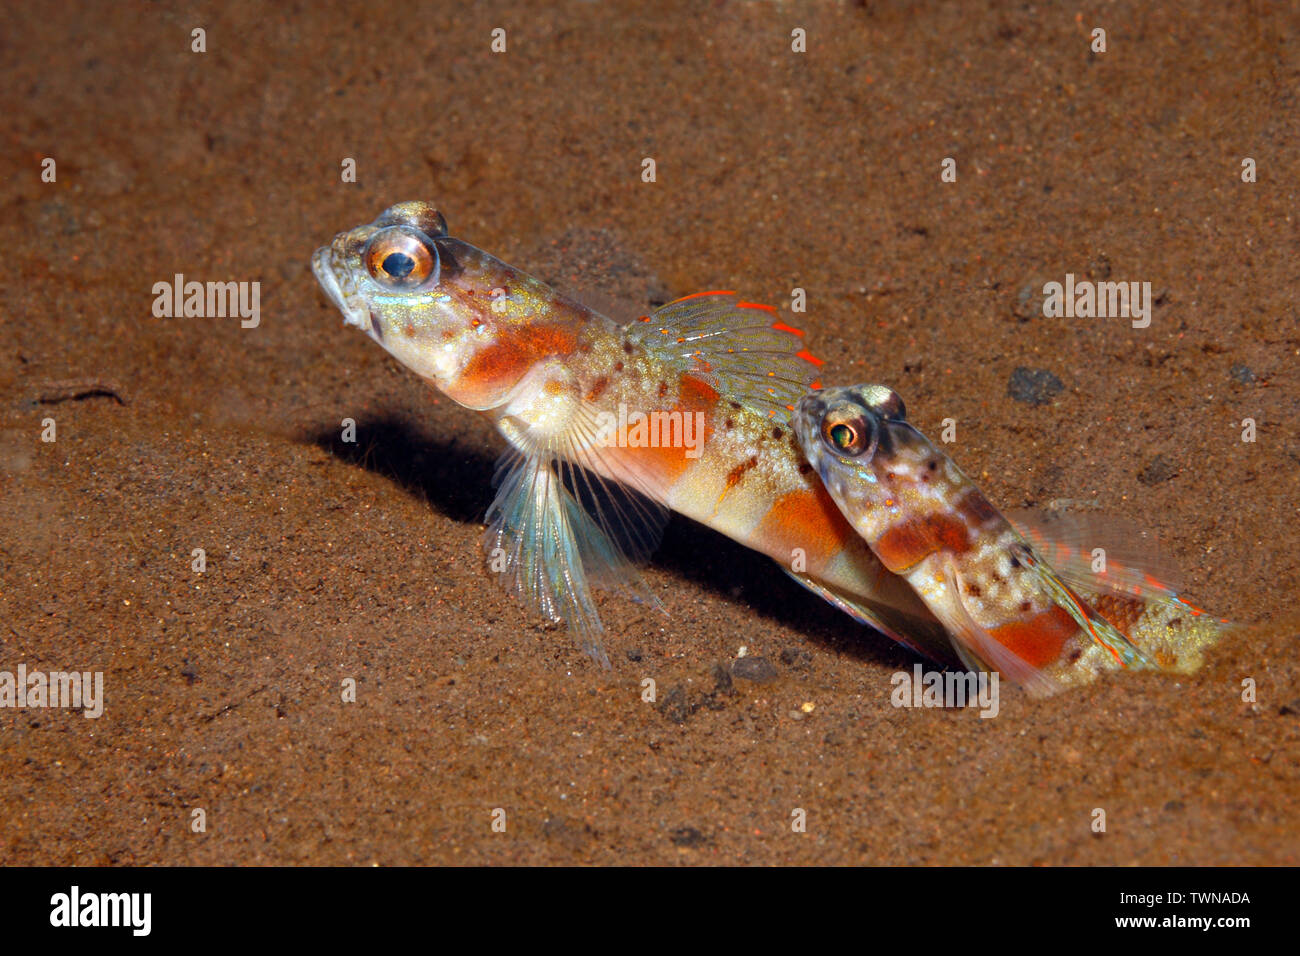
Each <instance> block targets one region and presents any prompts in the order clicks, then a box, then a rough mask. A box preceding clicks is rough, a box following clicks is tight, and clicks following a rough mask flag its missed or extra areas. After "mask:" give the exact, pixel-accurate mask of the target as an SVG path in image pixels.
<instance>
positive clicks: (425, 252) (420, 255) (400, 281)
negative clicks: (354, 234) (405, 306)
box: [362, 226, 438, 289]
mask: <svg viewBox="0 0 1300 956" xmlns="http://www.w3.org/2000/svg"><path fill="white" fill-rule="evenodd" d="M362 258H363V260H364V261H365V264H366V269H367V270H368V271H369V272H370V275H371V277H372V278H374V279H375V281H376V282H378V283H379V284H380V285H382V286H386V287H387V288H389V289H414V288H415V287H416V286H421V285H424V284H425V283H426V282H428V281H429V278H430V277H432V278H433V281H434V282H437V281H438V250H437V249H435V248H434V247H433V245H432V243H430V242H429V241H428V240H427V239H425V238H424V236H422V235H420V234H419V233H418V232H417V231H416V230H414V229H410V228H407V227H403V226H392V227H390V228H388V229H381V230H380V231H379V232H377V233H375V234H374V235H373V236H372V237H371V238H370V241H369V242H367V243H366V248H365V251H364V252H363V253H362Z"/></svg>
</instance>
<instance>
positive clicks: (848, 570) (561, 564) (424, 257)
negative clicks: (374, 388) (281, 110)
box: [312, 202, 951, 664]
mask: <svg viewBox="0 0 1300 956" xmlns="http://www.w3.org/2000/svg"><path fill="white" fill-rule="evenodd" d="M312 267H313V271H314V272H315V274H316V276H317V278H318V280H319V281H320V284H321V286H322V287H323V288H324V290H325V291H326V293H327V294H328V295H329V297H330V298H331V299H332V300H333V301H334V303H335V304H336V305H337V306H338V307H339V309H340V310H341V311H342V313H343V316H344V320H345V322H346V323H347V324H348V325H352V326H355V327H357V328H359V329H362V330H363V331H365V332H366V333H367V334H368V335H369V336H370V337H371V338H372V339H374V340H375V341H376V342H377V343H378V344H380V345H381V346H383V348H385V349H386V350H387V351H388V352H389V354H390V355H392V356H393V357H394V358H396V359H397V360H398V361H399V362H401V363H402V364H403V365H405V366H406V367H407V368H409V369H410V370H411V371H413V372H414V373H415V374H417V375H419V376H420V377H421V378H422V379H424V380H425V381H426V382H427V383H428V384H430V385H432V386H433V387H434V388H436V389H438V390H439V391H441V392H442V393H443V394H445V395H447V396H448V397H449V398H451V399H452V400H453V401H455V402H457V403H459V404H461V405H463V406H465V407H466V408H469V409H472V410H474V411H477V412H479V413H481V414H484V415H486V416H487V417H488V418H489V419H490V420H492V421H493V423H494V424H495V425H496V427H497V429H498V431H499V432H500V434H501V435H502V436H503V437H504V438H505V440H506V442H507V443H508V446H509V447H508V450H507V452H506V453H505V455H504V456H503V457H502V459H501V462H500V464H499V466H498V471H497V482H496V485H497V495H496V498H495V500H494V501H493V503H492V505H491V507H490V508H489V511H488V517H487V521H488V526H489V527H488V533H487V536H486V538H485V543H484V546H485V551H486V554H487V558H488V564H489V567H490V569H491V570H492V571H493V572H494V573H496V574H497V575H498V576H499V578H500V580H501V582H502V583H503V584H504V585H505V586H506V587H507V588H509V589H510V590H512V591H513V592H515V593H516V594H518V595H519V596H520V597H522V598H523V599H525V600H526V601H527V602H528V603H529V604H530V605H532V606H533V607H535V608H536V609H538V610H539V611H541V612H542V613H544V614H545V615H546V616H547V617H549V618H551V619H556V620H558V619H564V620H566V621H567V622H568V623H569V625H570V627H571V629H572V630H574V631H575V632H576V635H577V637H578V639H579V642H580V643H581V645H582V646H583V648H584V649H585V650H587V651H588V653H590V654H592V656H594V657H595V658H596V659H597V660H600V661H601V662H603V663H606V664H607V663H608V659H607V658H606V657H605V654H604V651H603V649H602V647H601V641H600V633H601V630H602V626H601V623H600V618H599V614H598V613H597V610H596V606H595V603H594V601H593V599H592V597H591V593H590V591H591V587H592V586H596V585H598V586H604V587H610V588H613V589H617V590H622V591H624V592H627V593H629V594H630V595H631V596H633V597H635V598H638V599H640V600H642V601H644V602H646V603H648V604H650V605H652V606H653V605H657V604H658V602H657V600H656V599H655V597H654V596H653V595H652V594H650V593H649V592H648V591H647V590H646V588H645V586H644V585H643V584H642V583H641V581H640V578H639V577H638V575H637V573H636V571H635V570H634V568H633V566H632V565H633V563H634V562H635V561H636V560H639V559H640V558H642V557H644V556H646V555H647V554H648V553H649V552H650V551H651V550H653V548H654V547H655V546H656V545H657V543H658V539H659V535H660V532H661V530H662V526H663V523H664V521H665V519H666V513H667V511H669V510H672V511H677V512H679V513H681V514H683V515H685V516H687V517H689V518H692V519H694V520H696V521H699V522H700V523H702V524H704V525H707V526H708V527H710V528H713V529H715V530H717V531H719V532H721V533H723V534H725V535H727V536H728V537H730V538H732V539H734V540H736V541H738V542H740V543H741V544H744V545H746V546H748V547H750V548H753V549H755V550H757V551H760V552H762V553H764V554H766V555H768V556H769V557H771V558H773V559H774V560H776V561H778V562H779V563H780V564H781V565H782V567H783V568H785V569H786V571H787V573H790V574H791V575H792V576H793V577H795V579H796V580H798V581H800V583H802V584H803V585H804V586H806V587H808V588H809V589H810V590H813V591H814V592H815V593H817V594H819V595H820V596H822V597H824V598H825V599H827V600H829V601H831V602H832V603H834V604H836V605H837V606H839V607H840V608H841V609H843V610H845V611H846V612H848V613H850V614H852V615H853V616H854V617H856V618H857V619H858V620H861V621H863V622H865V623H869V624H871V625H873V626H875V627H876V628H878V629H880V630H881V631H883V632H884V633H886V634H888V635H889V636H891V637H893V638H894V639H896V640H898V641H900V642H902V643H904V644H906V645H908V646H909V647H912V648H914V649H917V650H919V651H921V652H923V653H926V654H929V655H930V656H932V657H935V658H937V659H940V660H946V659H950V658H951V651H950V648H949V645H948V641H947V637H946V635H945V633H944V631H943V628H942V626H941V625H940V624H939V622H938V621H937V620H936V619H935V618H934V616H933V615H932V614H931V612H930V611H929V609H928V608H927V607H926V605H925V603H924V602H923V601H922V600H921V599H919V598H918V597H917V595H916V594H915V593H914V592H913V591H912V589H911V588H910V587H909V586H908V584H907V582H905V581H903V580H902V579H900V578H898V577H897V576H895V575H893V574H891V573H889V572H888V571H887V570H886V569H885V568H884V567H883V566H882V564H881V562H880V561H879V560H878V559H877V558H876V556H875V555H874V554H873V553H872V551H871V549H870V548H869V547H867V545H866V543H865V542H864V541H863V540H862V538H861V537H859V536H858V534H856V533H855V532H854V530H853V528H852V527H851V526H850V524H849V523H848V521H847V520H846V519H845V517H844V516H843V514H842V513H841V511H840V509H839V508H838V507H837V506H836V504H835V502H834V501H833V500H832V499H831V497H830V496H829V495H828V494H827V493H826V489H825V488H823V487H822V484H821V480H820V478H819V477H818V475H817V473H816V472H815V471H814V470H813V469H812V468H811V467H810V466H809V465H808V464H807V463H806V462H805V460H804V458H803V454H802V452H801V451H800V448H799V445H798V442H797V440H796V438H795V435H794V433H793V431H792V429H791V428H790V425H789V421H790V414H791V410H792V409H793V407H794V402H795V401H796V400H797V399H798V397H799V396H800V395H801V394H803V393H804V392H805V391H807V390H808V389H809V388H810V387H813V386H815V385H816V384H817V383H816V377H817V367H816V366H817V364H819V363H817V362H816V360H815V359H813V358H812V357H811V356H810V355H808V353H807V352H806V350H804V348H803V345H802V342H801V341H800V339H799V336H800V335H801V333H798V332H797V331H796V330H794V329H792V328H790V327H789V326H786V325H784V324H783V323H781V322H779V321H776V316H775V315H774V310H772V309H770V308H768V307H766V306H760V305H757V304H755V303H749V302H745V301H743V300H741V299H740V298H739V297H737V296H736V295H735V294H734V293H731V292H706V293H700V294H697V295H693V296H687V297H686V298H684V299H680V300H678V301H676V302H672V303H669V304H668V305H666V306H664V307H662V308H661V309H659V310H657V311H656V312H654V313H653V314H651V315H647V316H638V317H635V318H633V319H632V321H630V322H627V323H626V324H619V323H617V322H615V321H613V320H612V319H610V318H608V317H606V316H603V315H601V314H599V313H597V312H594V311H593V310H591V309H588V308H587V307H585V306H583V305H582V304H581V303H579V302H577V301H575V300H573V299H570V298H568V297H566V296H564V295H561V294H560V293H558V292H557V291H555V290H554V289H552V288H550V287H549V286H547V285H546V284H545V283H543V282H541V281H539V280H538V279H536V278H533V277H532V276H529V275H528V274H526V273H524V272H521V271H519V270H517V269H514V268H512V267H511V266H509V265H507V264H505V263H504V262H501V261H500V260H498V259H496V258H494V257H492V256H491V255H489V254H487V253H486V252H484V251H483V250H481V249H478V248H476V247H475V246H473V245H470V244H469V243H467V242H465V241H463V240H461V239H458V238H455V237H452V236H450V235H449V234H448V231H447V226H446V222H445V221H444V219H443V217H442V216H441V214H440V213H438V212H437V211H436V210H435V209H434V208H433V207H432V206H429V205H427V204H425V203H420V202H408V203H401V204H398V205H396V206H393V207H391V208H389V209H387V210H385V211H384V212H383V213H382V214H381V215H380V217H379V218H378V219H377V220H376V221H375V222H373V223H370V224H367V225H364V226H360V227H358V228H355V229H352V230H350V231H348V232H344V233H341V234H339V235H338V236H337V237H335V239H334V241H333V242H332V243H331V244H330V245H328V246H325V247H322V248H321V249H318V250H317V251H316V253H315V256H314V257H313V262H312Z"/></svg>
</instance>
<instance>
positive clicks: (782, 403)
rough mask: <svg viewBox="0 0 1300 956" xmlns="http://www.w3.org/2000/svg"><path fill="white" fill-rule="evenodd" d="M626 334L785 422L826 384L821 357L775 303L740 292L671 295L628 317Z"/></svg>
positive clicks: (736, 397)
mask: <svg viewBox="0 0 1300 956" xmlns="http://www.w3.org/2000/svg"><path fill="white" fill-rule="evenodd" d="M627 333H628V336H629V338H631V339H632V340H633V341H635V342H639V343H641V344H642V345H643V346H645V347H646V348H647V349H648V350H650V351H651V352H653V353H654V354H656V355H657V356H659V357H660V358H661V359H662V360H663V361H665V362H667V363H668V364H670V365H673V366H674V367H677V368H680V369H681V370H682V371H685V372H689V373H690V374H691V375H694V376H696V377H697V378H700V379H702V380H703V381H705V382H707V383H708V384H709V385H710V386H711V387H713V388H714V389H715V390H716V391H718V392H719V393H720V394H723V395H726V396H727V397H728V398H731V399H732V400H733V401H737V402H740V403H741V404H742V405H747V406H749V407H750V408H753V409H756V410H758V411H761V412H763V413H765V414H767V415H769V416H771V417H772V418H775V419H778V420H780V421H783V422H784V421H788V420H789V416H790V413H791V412H792V411H793V410H794V403H795V402H796V401H797V400H798V399H799V397H800V396H801V395H803V394H804V393H805V392H807V391H808V390H809V389H814V388H820V387H821V382H820V381H819V380H818V375H819V372H818V367H819V366H820V365H821V364H822V362H821V359H818V358H816V357H814V356H813V355H812V354H811V353H809V352H808V350H807V349H806V348H804V345H803V341H802V337H803V332H801V331H800V330H798V329H796V328H793V327H792V326H789V325H786V324H785V323H784V322H781V321H780V320H779V318H778V317H777V314H776V309H774V308H772V307H771V306H767V305H759V304H757V303H754V302H745V301H743V300H741V299H739V298H738V297H737V296H736V294H735V293H734V292H697V293H696V294H695V295H688V296H686V297H685V298H682V299H678V300H676V301H675V302H669V303H668V304H667V305H665V306H663V307H662V308H660V309H658V310H657V311H655V312H653V313H651V314H650V315H645V316H642V317H641V318H639V319H636V320H635V321H633V322H631V323H629V324H628V325H627Z"/></svg>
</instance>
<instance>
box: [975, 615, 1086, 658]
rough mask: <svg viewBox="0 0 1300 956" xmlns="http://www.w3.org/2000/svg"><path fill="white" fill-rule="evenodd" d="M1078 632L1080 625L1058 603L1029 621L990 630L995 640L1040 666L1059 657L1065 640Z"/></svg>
mask: <svg viewBox="0 0 1300 956" xmlns="http://www.w3.org/2000/svg"><path fill="white" fill-rule="evenodd" d="M1078 633H1079V625H1078V624H1076V623H1075V621H1074V618H1072V617H1071V616H1070V612H1069V611H1067V610H1066V609H1065V608H1063V607H1061V606H1060V605H1059V604H1053V605H1052V606H1051V607H1050V608H1048V609H1047V610H1046V611H1043V612H1042V613H1041V614H1036V615H1035V616H1034V617H1032V618H1030V619H1029V620H1027V621H1012V622H1011V623H1009V624H1003V625H1002V626H1001V627H994V628H990V629H989V634H990V635H992V637H993V639H994V640H995V641H997V642H998V643H999V644H1001V645H1002V646H1003V647H1005V648H1006V649H1007V650H1009V651H1010V652H1011V653H1012V654H1015V655H1016V657H1018V658H1020V659H1021V660H1022V661H1024V662H1025V663H1026V664H1029V665H1031V666H1033V667H1036V668H1040V669H1041V668H1043V667H1046V666H1047V665H1048V664H1051V663H1053V662H1054V661H1056V660H1059V659H1060V657H1061V653H1062V652H1063V651H1064V650H1065V644H1066V642H1067V641H1069V640H1070V638H1072V637H1074V635H1076V634H1078Z"/></svg>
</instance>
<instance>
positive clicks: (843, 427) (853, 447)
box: [822, 415, 875, 457]
mask: <svg viewBox="0 0 1300 956" xmlns="http://www.w3.org/2000/svg"><path fill="white" fill-rule="evenodd" d="M822 438H823V440H825V442H826V444H828V445H829V446H830V447H831V448H832V449H834V450H835V451H837V452H841V453H843V454H846V455H852V456H853V457H857V456H858V455H861V454H862V453H863V452H865V451H867V450H868V449H869V448H870V447H871V446H872V445H874V444H875V428H874V426H873V424H872V423H871V422H870V421H869V420H868V419H867V418H865V417H864V416H861V415H856V416H851V417H841V416H838V415H828V416H827V417H826V418H825V419H824V420H823V422H822Z"/></svg>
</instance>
